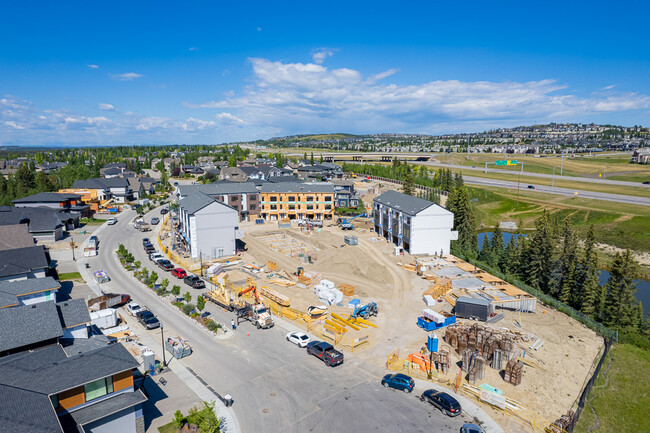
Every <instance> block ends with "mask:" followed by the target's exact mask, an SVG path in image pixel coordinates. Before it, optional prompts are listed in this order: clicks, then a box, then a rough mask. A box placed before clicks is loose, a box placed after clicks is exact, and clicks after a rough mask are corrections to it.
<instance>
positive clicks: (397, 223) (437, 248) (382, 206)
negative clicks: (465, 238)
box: [373, 191, 458, 255]
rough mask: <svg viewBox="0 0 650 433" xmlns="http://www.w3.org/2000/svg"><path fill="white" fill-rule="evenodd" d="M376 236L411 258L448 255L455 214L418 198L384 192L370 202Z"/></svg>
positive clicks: (453, 238)
mask: <svg viewBox="0 0 650 433" xmlns="http://www.w3.org/2000/svg"><path fill="white" fill-rule="evenodd" d="M373 218H374V225H375V232H376V233H377V234H378V235H379V236H382V237H384V238H386V239H387V240H388V241H390V242H392V243H393V244H395V246H397V247H400V248H403V249H404V251H406V252H407V253H410V254H428V255H432V254H449V249H450V246H451V241H452V240H457V239H458V232H457V231H454V230H453V226H454V214H453V213H451V212H449V211H448V210H447V209H445V208H443V207H441V206H439V205H437V204H435V203H433V202H431V201H428V200H424V199H421V198H417V197H413V196H410V195H407V194H402V193H401V192H397V191H386V192H385V193H383V194H381V195H379V196H377V197H375V199H374V201H373Z"/></svg>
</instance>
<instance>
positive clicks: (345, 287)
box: [339, 284, 354, 296]
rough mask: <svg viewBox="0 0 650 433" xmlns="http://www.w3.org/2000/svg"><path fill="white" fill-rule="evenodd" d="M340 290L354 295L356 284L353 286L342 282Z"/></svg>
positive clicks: (345, 294) (348, 294)
mask: <svg viewBox="0 0 650 433" xmlns="http://www.w3.org/2000/svg"><path fill="white" fill-rule="evenodd" d="M339 290H340V291H341V293H343V295H344V296H354V286H351V285H349V284H341V287H339Z"/></svg>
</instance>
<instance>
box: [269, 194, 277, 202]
mask: <svg viewBox="0 0 650 433" xmlns="http://www.w3.org/2000/svg"><path fill="white" fill-rule="evenodd" d="M269 201H278V198H277V197H276V196H274V195H273V196H271V197H269Z"/></svg>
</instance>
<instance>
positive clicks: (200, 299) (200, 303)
mask: <svg viewBox="0 0 650 433" xmlns="http://www.w3.org/2000/svg"><path fill="white" fill-rule="evenodd" d="M204 308H205V298H204V297H203V296H197V298H196V309H197V310H199V311H203V309H204Z"/></svg>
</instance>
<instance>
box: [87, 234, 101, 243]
mask: <svg viewBox="0 0 650 433" xmlns="http://www.w3.org/2000/svg"><path fill="white" fill-rule="evenodd" d="M88 243H90V244H92V243H94V244H95V245H99V238H98V237H97V236H94V235H93V236H91V237H89V238H88Z"/></svg>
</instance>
